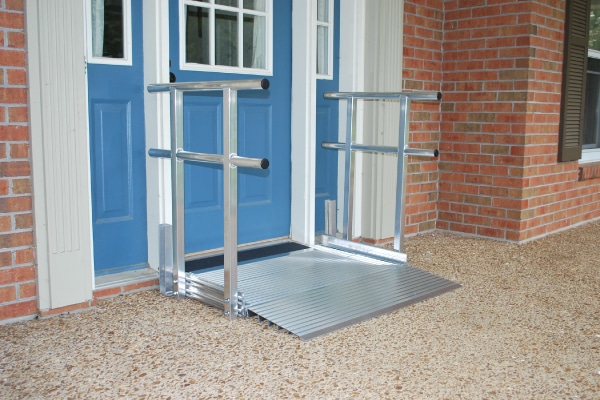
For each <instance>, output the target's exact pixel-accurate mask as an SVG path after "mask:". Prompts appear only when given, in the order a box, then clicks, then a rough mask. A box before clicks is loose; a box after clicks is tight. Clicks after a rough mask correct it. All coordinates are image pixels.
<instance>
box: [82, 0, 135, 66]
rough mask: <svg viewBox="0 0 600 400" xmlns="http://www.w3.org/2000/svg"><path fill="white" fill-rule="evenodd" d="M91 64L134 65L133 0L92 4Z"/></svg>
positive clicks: (93, 0) (95, 0) (100, 0)
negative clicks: (132, 35)
mask: <svg viewBox="0 0 600 400" xmlns="http://www.w3.org/2000/svg"><path fill="white" fill-rule="evenodd" d="M87 6H88V12H87V17H88V24H87V25H88V46H87V47H88V62H90V63H95V64H117V65H131V18H130V16H131V11H130V10H131V0H88V2H87Z"/></svg>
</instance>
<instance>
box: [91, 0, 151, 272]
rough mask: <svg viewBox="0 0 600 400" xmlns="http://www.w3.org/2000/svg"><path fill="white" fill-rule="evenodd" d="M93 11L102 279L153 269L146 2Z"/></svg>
mask: <svg viewBox="0 0 600 400" xmlns="http://www.w3.org/2000/svg"><path fill="white" fill-rule="evenodd" d="M91 4H92V9H91V10H89V12H90V13H91V21H92V24H91V25H92V26H91V29H90V31H91V32H92V35H91V36H92V49H89V51H88V60H87V61H88V64H87V77H88V100H89V131H90V153H91V154H90V157H91V182H92V218H93V237H94V265H95V272H96V275H102V274H106V273H114V272H121V271H125V270H129V269H136V268H145V267H146V266H147V259H148V258H147V257H148V256H147V254H148V249H147V247H148V245H147V234H146V176H145V168H146V166H145V149H144V147H145V146H144V111H143V110H144V99H143V96H144V79H143V60H142V56H143V54H142V0H104V1H102V2H100V1H92V2H91ZM128 43H131V46H128Z"/></svg>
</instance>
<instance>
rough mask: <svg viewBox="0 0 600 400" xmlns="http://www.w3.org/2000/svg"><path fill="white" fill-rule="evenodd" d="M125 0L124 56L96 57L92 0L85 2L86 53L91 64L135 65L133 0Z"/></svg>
mask: <svg viewBox="0 0 600 400" xmlns="http://www.w3.org/2000/svg"><path fill="white" fill-rule="evenodd" d="M122 1H123V58H112V57H96V56H94V51H93V45H92V0H86V2H85V8H86V10H85V18H86V19H85V20H86V33H87V38H86V45H87V49H86V53H87V62H88V63H89V64H107V65H125V66H131V65H133V56H132V54H133V50H132V46H131V42H132V39H131V0H122Z"/></svg>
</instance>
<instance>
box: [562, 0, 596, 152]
mask: <svg viewBox="0 0 600 400" xmlns="http://www.w3.org/2000/svg"><path fill="white" fill-rule="evenodd" d="M590 2H591V1H590V0H567V9H566V21H565V22H566V23H565V48H564V50H565V53H564V61H563V85H562V103H561V115H560V135H559V145H558V161H576V160H579V159H580V158H581V149H582V146H583V124H584V119H583V113H584V109H585V78H586V74H587V51H588V35H589V23H590Z"/></svg>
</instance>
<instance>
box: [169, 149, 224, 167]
mask: <svg viewBox="0 0 600 400" xmlns="http://www.w3.org/2000/svg"><path fill="white" fill-rule="evenodd" d="M177 158H178V159H180V160H188V161H198V162H203V163H208V164H221V165H223V155H222V154H207V153H195V152H192V151H185V150H181V149H180V150H177Z"/></svg>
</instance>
